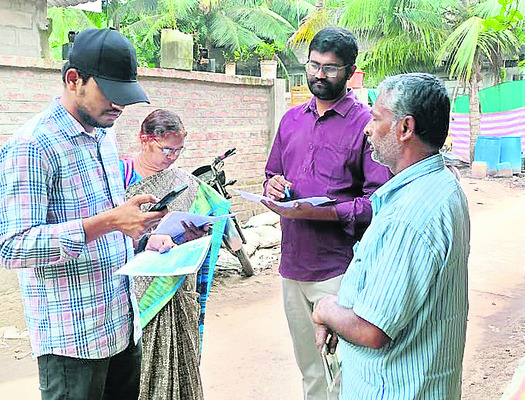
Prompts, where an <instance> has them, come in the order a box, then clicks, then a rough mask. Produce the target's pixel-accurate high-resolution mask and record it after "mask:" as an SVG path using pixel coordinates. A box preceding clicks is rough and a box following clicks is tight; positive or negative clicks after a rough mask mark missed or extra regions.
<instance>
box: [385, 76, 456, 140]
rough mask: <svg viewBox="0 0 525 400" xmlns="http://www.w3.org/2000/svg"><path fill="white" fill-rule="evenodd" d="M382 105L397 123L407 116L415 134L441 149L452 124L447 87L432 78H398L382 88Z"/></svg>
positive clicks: (387, 80)
mask: <svg viewBox="0 0 525 400" xmlns="http://www.w3.org/2000/svg"><path fill="white" fill-rule="evenodd" d="M379 92H380V95H383V94H384V97H383V102H384V106H385V108H386V109H387V110H389V111H390V112H391V113H392V114H393V116H394V120H395V121H399V120H400V119H401V118H404V117H405V116H407V115H411V116H412V117H414V120H415V121H416V127H415V134H416V136H417V137H418V138H419V139H420V140H421V141H422V142H423V143H425V144H426V145H428V146H431V147H432V148H433V149H435V150H439V149H441V147H443V144H445V140H446V138H447V134H448V128H449V123H450V98H449V96H448V92H447V89H446V88H445V86H444V85H443V84H442V83H441V82H440V81H439V80H438V79H437V78H436V77H435V76H433V75H430V74H424V73H412V74H402V75H395V76H391V77H389V78H387V79H385V80H384V81H383V82H381V84H380V85H379Z"/></svg>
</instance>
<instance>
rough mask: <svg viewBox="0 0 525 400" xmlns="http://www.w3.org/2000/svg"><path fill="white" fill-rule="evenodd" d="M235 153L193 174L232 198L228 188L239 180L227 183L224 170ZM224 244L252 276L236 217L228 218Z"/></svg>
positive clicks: (233, 149)
mask: <svg viewBox="0 0 525 400" xmlns="http://www.w3.org/2000/svg"><path fill="white" fill-rule="evenodd" d="M235 151H236V149H235V148H232V149H229V150H227V151H226V152H225V153H224V154H222V155H220V156H217V157H215V159H214V160H213V161H212V163H211V164H210V165H203V166H201V167H199V168H197V169H196V170H194V171H193V172H192V174H193V175H195V176H196V177H197V178H199V179H200V180H202V181H204V182H205V183H207V184H208V185H210V186H211V187H212V188H214V189H215V190H216V191H217V192H219V193H220V194H221V195H222V196H223V197H224V198H226V199H230V198H231V195H230V194H229V193H228V191H227V190H226V187H227V186H232V185H234V184H235V183H236V182H237V180H236V179H232V180H230V181H226V174H225V172H224V169H223V168H224V160H225V159H226V158H228V157H230V156H232V155H234V154H235ZM223 243H224V246H225V247H226V249H227V250H228V251H229V252H230V253H231V254H232V255H234V256H235V257H237V259H238V260H239V262H240V263H241V266H242V269H243V271H244V273H245V274H246V275H247V276H252V275H253V273H254V271H253V266H252V264H251V262H250V258H249V257H248V254H246V251H245V250H244V247H243V244H246V238H245V237H244V234H243V233H242V230H241V226H240V225H239V222H238V221H237V219H236V218H235V216H233V217H230V218H228V220H227V222H226V228H225V230H224V237H223Z"/></svg>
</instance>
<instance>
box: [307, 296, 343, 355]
mask: <svg viewBox="0 0 525 400" xmlns="http://www.w3.org/2000/svg"><path fill="white" fill-rule="evenodd" d="M334 305H335V306H337V296H333V295H328V296H325V297H323V298H322V299H321V300H319V301H318V302H317V304H316V306H315V309H314V312H313V313H312V319H313V321H314V324H315V344H316V346H317V349H318V351H319V352H321V351H322V349H323V346H324V345H325V344H326V346H327V348H328V352H330V353H332V354H333V353H334V352H335V349H336V347H337V343H338V340H339V339H338V336H337V334H336V333H335V332H332V331H331V330H330V328H329V327H328V326H327V325H326V321H327V316H328V315H330V314H331V312H332V308H333V306H334Z"/></svg>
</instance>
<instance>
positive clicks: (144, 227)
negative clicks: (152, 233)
mask: <svg viewBox="0 0 525 400" xmlns="http://www.w3.org/2000/svg"><path fill="white" fill-rule="evenodd" d="M156 202H158V199H157V198H156V197H155V196H153V195H151V194H141V195H137V196H134V197H132V198H131V199H129V200H128V201H126V202H125V203H123V204H121V205H120V206H118V207H115V208H114V209H112V210H109V211H108V217H109V219H110V221H111V223H112V224H113V225H114V227H115V230H118V231H120V232H122V233H123V234H124V235H127V236H130V237H131V238H133V239H134V240H138V239H139V238H140V237H141V236H142V235H144V234H145V233H146V232H148V231H149V230H150V229H151V228H152V227H154V226H155V225H156V224H158V223H159V221H160V220H161V219H162V217H164V216H165V215H166V214H167V213H168V210H167V209H163V210H161V211H154V212H143V211H142V210H141V208H140V206H141V205H142V204H145V203H156Z"/></svg>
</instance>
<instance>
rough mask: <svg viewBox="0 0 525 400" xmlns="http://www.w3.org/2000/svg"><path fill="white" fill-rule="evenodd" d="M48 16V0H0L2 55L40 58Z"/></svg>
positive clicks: (0, 52)
mask: <svg viewBox="0 0 525 400" xmlns="http://www.w3.org/2000/svg"><path fill="white" fill-rule="evenodd" d="M46 14H47V4H46V0H0V54H13V55H19V56H27V57H40V56H41V52H42V48H41V44H40V34H39V30H45V29H47V15H46Z"/></svg>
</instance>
